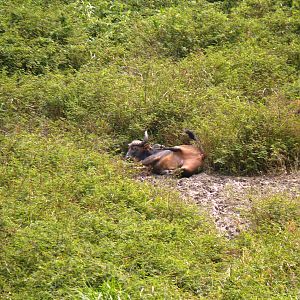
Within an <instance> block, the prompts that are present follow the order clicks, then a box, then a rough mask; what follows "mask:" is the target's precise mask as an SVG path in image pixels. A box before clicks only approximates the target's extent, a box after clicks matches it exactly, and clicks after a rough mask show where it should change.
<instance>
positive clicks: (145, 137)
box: [143, 130, 149, 144]
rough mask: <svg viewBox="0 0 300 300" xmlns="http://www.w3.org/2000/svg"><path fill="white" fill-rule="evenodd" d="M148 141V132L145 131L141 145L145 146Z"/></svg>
mask: <svg viewBox="0 0 300 300" xmlns="http://www.w3.org/2000/svg"><path fill="white" fill-rule="evenodd" d="M148 140H149V136H148V132H147V130H145V135H144V139H143V144H146V143H147V142H148Z"/></svg>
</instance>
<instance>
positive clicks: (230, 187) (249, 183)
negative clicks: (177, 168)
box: [139, 172, 300, 238]
mask: <svg viewBox="0 0 300 300" xmlns="http://www.w3.org/2000/svg"><path fill="white" fill-rule="evenodd" d="M139 180H141V181H145V180H146V181H150V182H152V183H153V184H155V185H167V186H170V187H171V188H176V189H177V190H178V191H179V192H180V193H181V195H182V197H183V198H184V199H192V200H193V201H194V202H196V203H197V205H199V206H201V207H202V208H204V209H205V210H207V211H208V212H209V214H210V215H211V216H212V218H213V220H214V222H215V225H216V227H217V229H218V230H219V231H220V232H221V233H222V234H224V235H226V236H227V237H229V238H232V237H234V236H236V235H237V234H239V233H240V232H241V231H242V230H245V229H247V228H248V226H249V222H248V220H246V219H245V218H244V217H243V216H242V214H241V212H243V211H247V210H249V209H250V208H251V202H252V199H253V197H255V198H258V197H259V198H264V197H267V196H270V195H273V194H282V193H284V194H286V195H287V196H293V197H294V196H296V197H297V196H300V172H298V173H293V174H285V175H280V176H256V177H233V176H221V175H217V174H208V173H205V172H203V173H200V174H197V175H194V176H192V177H190V178H181V179H176V178H174V177H170V176H155V175H143V176H140V177H139Z"/></svg>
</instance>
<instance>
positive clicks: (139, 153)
mask: <svg viewBox="0 0 300 300" xmlns="http://www.w3.org/2000/svg"><path fill="white" fill-rule="evenodd" d="M188 134H189V136H190V137H195V136H194V135H193V134H192V135H190V134H191V132H188ZM194 139H195V138H194ZM126 157H127V158H133V159H135V160H137V161H140V162H141V163H142V164H143V165H144V166H147V167H150V168H151V169H152V171H153V172H154V173H156V174H170V173H174V172H178V173H180V174H181V175H182V176H191V175H193V174H195V173H197V172H198V170H199V168H200V167H201V166H202V165H203V161H204V158H205V154H204V152H203V150H202V149H200V148H199V147H196V146H193V145H181V146H175V147H164V146H162V145H153V146H150V145H149V144H148V135H147V132H145V137H144V140H143V141H139V140H135V141H133V142H132V143H130V144H129V149H128V152H127V154H126Z"/></svg>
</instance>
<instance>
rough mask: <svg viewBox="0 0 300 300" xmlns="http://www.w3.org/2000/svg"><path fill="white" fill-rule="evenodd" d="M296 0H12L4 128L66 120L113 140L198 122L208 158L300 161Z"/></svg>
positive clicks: (168, 137)
mask: <svg viewBox="0 0 300 300" xmlns="http://www.w3.org/2000/svg"><path fill="white" fill-rule="evenodd" d="M298 6H299V5H298V4H297V1H282V0H281V1H280V0H277V1H270V0H263V1H255V0H246V1H230V0H224V1H204V0H202V1H200V0H199V1H188V2H187V1H180V0H176V1H171V0H170V1H136V0H130V1H98V0H94V1H59V0H57V1H37V0H36V1H34V0H26V1H17V0H14V1H13V0H11V1H6V2H3V3H1V5H0V11H1V16H2V18H1V20H0V45H1V46H0V67H1V69H2V72H1V75H0V82H1V85H0V88H1V106H0V116H1V124H0V126H1V128H2V130H4V131H11V130H14V128H15V126H16V125H17V126H18V125H20V126H22V127H24V126H26V127H27V128H29V129H32V128H36V127H38V126H39V123H40V120H43V122H44V121H45V118H46V120H49V122H50V120H51V121H52V120H64V123H67V124H72V126H74V127H75V128H76V127H77V128H79V129H80V130H84V131H86V132H87V133H93V134H97V135H98V136H103V137H104V138H105V137H106V136H107V135H111V136H113V143H111V145H110V148H119V149H120V150H121V151H124V145H125V144H126V143H127V142H128V141H130V140H131V139H133V138H135V139H136V138H138V137H140V136H141V135H142V134H143V131H144V130H145V129H148V130H149V132H150V133H151V135H152V136H153V139H155V140H156V141H157V142H160V143H165V144H169V145H172V144H176V143H179V142H181V141H182V139H183V138H182V135H181V133H182V131H183V128H190V129H193V130H194V131H195V132H196V133H197V134H198V135H199V137H200V139H201V140H202V143H203V145H204V147H205V149H206V151H207V153H208V160H207V162H208V167H210V168H213V169H215V170H218V171H220V172H225V173H236V174H247V175H251V174H255V173H260V172H273V171H275V172H278V171H282V170H286V169H288V170H294V169H297V168H298V166H299V148H300V146H299V144H300V142H299V137H300V125H299V123H300V121H299V114H297V112H298V111H299V109H300V107H299V93H300V81H299V72H300V50H299V49H300V38H299V33H300V21H299V20H300V11H299V7H298Z"/></svg>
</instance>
